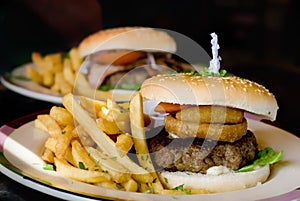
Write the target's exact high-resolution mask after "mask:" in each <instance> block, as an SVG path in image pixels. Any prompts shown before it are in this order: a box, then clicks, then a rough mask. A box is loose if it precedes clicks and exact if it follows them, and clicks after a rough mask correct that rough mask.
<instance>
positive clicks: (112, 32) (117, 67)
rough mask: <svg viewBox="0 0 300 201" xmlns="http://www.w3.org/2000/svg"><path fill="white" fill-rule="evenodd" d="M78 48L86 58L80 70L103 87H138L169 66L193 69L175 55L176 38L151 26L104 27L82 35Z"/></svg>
mask: <svg viewBox="0 0 300 201" xmlns="http://www.w3.org/2000/svg"><path fill="white" fill-rule="evenodd" d="M78 50H79V54H80V56H81V57H82V58H87V59H86V61H85V62H84V63H83V66H82V69H81V72H82V73H85V74H88V80H89V82H90V84H91V85H92V86H93V87H96V88H99V89H100V90H110V89H129V90H137V89H139V88H140V86H141V83H142V82H143V81H144V80H145V79H146V78H148V77H150V76H153V75H156V74H158V73H163V72H164V71H165V70H166V69H167V70H168V71H169V70H170V69H172V70H174V71H184V70H186V69H190V65H187V64H185V63H182V62H177V61H176V60H175V59H173V58H172V55H173V54H174V53H175V52H176V42H175V40H174V39H173V38H172V37H171V36H170V35H169V34H168V33H167V32H165V31H163V30H158V29H153V28H149V27H120V28H112V29H106V30H101V31H99V32H96V33H94V34H91V35H90V36H88V37H86V38H85V39H83V40H82V42H81V43H80V44H79V46H78ZM138 67H142V68H138ZM129 72H130V73H129Z"/></svg>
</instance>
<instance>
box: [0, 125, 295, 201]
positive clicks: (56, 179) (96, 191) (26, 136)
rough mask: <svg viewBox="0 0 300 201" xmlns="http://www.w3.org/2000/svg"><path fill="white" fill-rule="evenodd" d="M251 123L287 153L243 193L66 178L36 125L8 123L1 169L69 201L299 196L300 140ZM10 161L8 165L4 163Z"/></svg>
mask: <svg viewBox="0 0 300 201" xmlns="http://www.w3.org/2000/svg"><path fill="white" fill-rule="evenodd" d="M248 123H249V128H250V130H252V131H253V132H254V133H255V135H256V137H257V140H258V142H259V143H260V144H262V145H263V146H271V147H272V148H274V149H275V150H277V151H279V150H284V152H283V160H282V161H281V162H279V163H277V164H276V165H275V166H274V167H273V169H272V173H271V175H270V178H269V179H268V181H267V182H265V183H264V184H262V185H259V186H256V187H253V188H248V189H245V190H240V191H234V192H226V193H218V194H202V195H154V194H144V193H132V192H124V191H118V190H111V189H106V188H102V187H97V186H94V185H90V184H86V183H82V182H78V181H74V180H71V179H68V178H64V177H62V176H60V175H59V174H57V173H56V172H54V171H47V170H43V168H42V167H43V165H44V162H43V160H42V159H41V158H40V155H41V152H42V150H43V145H44V142H45V140H46V139H47V137H48V134H46V133H44V132H42V131H40V130H38V129H36V128H35V127H34V123H33V122H32V121H30V122H29V123H25V124H24V125H22V126H21V127H19V128H17V129H13V128H11V127H9V126H6V125H4V126H2V127H1V129H0V149H1V147H2V148H3V154H4V157H3V156H2V159H1V157H0V162H1V164H0V171H1V172H2V173H4V174H5V175H7V176H9V177H10V178H12V179H14V180H16V181H17V182H19V183H21V184H23V185H26V186H28V187H31V188H33V189H36V190H38V191H41V192H44V193H47V194H51V195H52V196H55V197H60V198H63V199H67V200H95V197H97V198H108V199H128V200H187V199H188V200H202V201H206V200H231V201H232V200H260V199H267V198H271V197H273V198H274V197H276V196H280V195H283V194H285V195H283V196H281V197H280V200H290V199H292V198H294V197H295V196H297V197H300V191H299V190H294V189H296V188H297V187H299V186H300V157H299V153H300V139H299V138H298V137H296V136H294V135H292V134H290V133H288V132H286V131H284V130H282V129H279V128H276V127H273V126H270V125H268V124H265V123H262V122H258V121H254V120H251V119H249V120H248ZM1 145H2V146H1ZM0 151H1V150H0ZM6 159H7V161H8V162H7V161H6V162H5V160H6ZM22 175H25V176H27V177H28V178H31V180H28V179H26V177H25V178H24V177H22ZM62 190H64V191H62ZM286 193H288V194H286ZM293 196H294V197H293ZM276 199H278V197H277V198H276ZM276 199H275V200H276ZM273 200H274V199H273Z"/></svg>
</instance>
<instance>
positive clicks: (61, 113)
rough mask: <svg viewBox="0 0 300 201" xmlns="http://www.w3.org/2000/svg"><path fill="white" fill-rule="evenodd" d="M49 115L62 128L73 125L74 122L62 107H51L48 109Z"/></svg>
mask: <svg viewBox="0 0 300 201" xmlns="http://www.w3.org/2000/svg"><path fill="white" fill-rule="evenodd" d="M49 115H50V116H51V117H52V118H53V119H55V121H56V122H57V123H58V124H59V125H62V126H67V125H73V124H74V120H73V117H72V115H71V114H70V113H69V112H68V111H67V110H66V109H65V108H63V107H58V106H53V107H52V108H51V109H50V113H49Z"/></svg>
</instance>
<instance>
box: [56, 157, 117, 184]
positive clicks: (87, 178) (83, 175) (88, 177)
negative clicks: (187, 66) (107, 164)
mask: <svg viewBox="0 0 300 201" xmlns="http://www.w3.org/2000/svg"><path fill="white" fill-rule="evenodd" d="M54 164H55V166H56V171H57V172H58V173H59V174H61V175H63V176H65V177H68V178H71V179H75V180H78V181H82V182H86V183H100V182H105V181H110V180H111V177H110V175H109V174H106V173H103V172H101V171H92V170H84V169H79V168H76V167H73V166H71V165H70V164H68V163H67V162H66V161H65V160H61V159H58V158H54Z"/></svg>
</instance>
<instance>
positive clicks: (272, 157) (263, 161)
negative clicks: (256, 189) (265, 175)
mask: <svg viewBox="0 0 300 201" xmlns="http://www.w3.org/2000/svg"><path fill="white" fill-rule="evenodd" d="M282 153H283V151H280V152H278V153H276V152H275V151H274V150H273V149H272V148H270V147H267V148H265V149H264V150H261V151H259V152H258V154H257V156H258V158H257V159H256V160H254V161H253V163H252V164H250V165H247V166H244V167H242V168H240V169H238V170H237V172H248V171H252V170H254V168H255V167H256V166H264V165H271V164H274V163H276V162H278V161H281V159H282Z"/></svg>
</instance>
